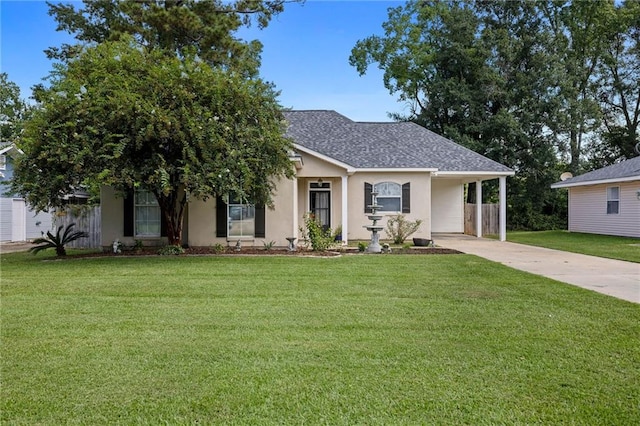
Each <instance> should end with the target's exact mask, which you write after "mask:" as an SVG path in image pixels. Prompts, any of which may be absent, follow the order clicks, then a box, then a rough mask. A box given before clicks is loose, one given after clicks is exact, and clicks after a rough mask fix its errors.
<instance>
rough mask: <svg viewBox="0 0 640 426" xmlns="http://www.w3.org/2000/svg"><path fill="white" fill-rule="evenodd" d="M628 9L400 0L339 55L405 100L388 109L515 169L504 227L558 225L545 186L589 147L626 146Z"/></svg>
mask: <svg viewBox="0 0 640 426" xmlns="http://www.w3.org/2000/svg"><path fill="white" fill-rule="evenodd" d="M639 11H640V9H639V8H638V4H637V2H633V1H627V2H624V3H622V4H617V5H616V4H614V2H613V1H612V0H598V1H591V2H569V1H552V0H549V1H535V2H533V1H525V0H521V1H501V2H496V1H471V0H459V1H439V0H434V1H426V2H425V1H409V2H407V3H406V4H405V5H403V6H399V7H395V8H391V9H390V10H389V15H388V20H387V21H386V22H385V23H384V24H383V29H384V35H383V36H371V37H367V38H365V39H363V40H360V41H358V42H357V44H356V45H355V46H354V48H353V50H352V54H351V57H350V63H351V65H353V66H354V67H356V69H357V70H358V72H360V73H361V74H364V73H366V71H367V69H368V67H370V66H371V65H373V64H377V66H378V67H379V68H381V69H382V70H384V77H383V82H384V84H385V86H386V87H387V89H389V91H390V92H391V93H397V94H398V96H399V98H400V99H401V100H405V101H407V103H408V105H410V107H411V109H410V113H409V114H408V115H406V116H398V115H395V118H397V119H400V120H412V121H415V122H417V123H419V124H421V125H423V126H425V127H427V128H429V129H431V130H433V131H436V132H439V133H441V134H443V135H444V136H447V137H449V138H451V139H453V140H455V141H457V142H459V143H462V144H463V145H465V146H467V147H469V148H471V149H473V150H475V151H477V152H479V153H481V154H483V155H486V156H488V157H490V158H492V159H494V160H496V161H499V162H501V163H503V164H506V165H508V166H510V167H512V168H514V169H515V170H516V176H515V177H514V178H513V179H512V180H511V184H510V186H509V203H510V206H511V214H510V215H509V217H510V226H511V227H521V228H530V229H532V228H533V229H539V228H548V227H554V226H561V225H562V220H563V219H562V218H564V216H565V210H563V207H562V206H563V205H564V204H565V201H564V199H563V194H562V193H561V192H559V191H551V190H550V189H549V185H550V184H551V183H553V182H554V181H556V180H558V178H559V175H560V173H561V172H562V171H566V170H571V171H572V172H574V173H579V172H582V171H586V170H588V169H589V168H590V167H593V166H594V165H595V164H594V162H593V161H592V160H593V157H594V156H595V157H599V156H600V154H599V153H598V149H597V147H606V151H607V152H608V153H609V154H610V155H609V158H608V161H615V160H617V159H618V158H620V157H622V158H624V156H625V155H626V156H629V155H630V152H629V150H628V147H629V143H630V142H631V141H632V140H635V139H637V137H638V133H637V131H638V129H637V116H638V114H637V113H638V109H637V106H638V103H637V102H638V101H639V99H640V93H639V90H640V76H639V75H638V67H637V65H638V62H637V61H638V55H637V52H638V50H637V49H638V43H637V34H638V31H637V28H638V27H637V25H638V19H639V17H640V13H639ZM625 111H626V112H625ZM634 117H635V118H634ZM603 124H605V125H606V126H604V125H603ZM600 141H605V142H600ZM606 141H611V142H610V143H607V142H606ZM624 141H626V142H624ZM623 145H624V146H625V147H627V148H626V149H623V148H617V147H618V146H623ZM590 160H591V161H590ZM600 165H606V164H599V166H600ZM488 195H489V196H490V194H488Z"/></svg>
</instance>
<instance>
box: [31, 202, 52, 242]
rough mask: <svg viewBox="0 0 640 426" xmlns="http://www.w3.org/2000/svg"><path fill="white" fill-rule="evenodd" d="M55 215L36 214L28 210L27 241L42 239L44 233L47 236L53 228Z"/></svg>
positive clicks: (48, 213) (46, 213)
mask: <svg viewBox="0 0 640 426" xmlns="http://www.w3.org/2000/svg"><path fill="white" fill-rule="evenodd" d="M52 216H53V214H52V213H51V212H40V213H36V212H35V211H33V210H31V209H27V218H26V221H25V224H26V227H27V240H33V239H35V238H40V237H41V236H42V233H43V232H44V233H45V234H46V233H47V231H50V230H51V229H52V227H53V222H52Z"/></svg>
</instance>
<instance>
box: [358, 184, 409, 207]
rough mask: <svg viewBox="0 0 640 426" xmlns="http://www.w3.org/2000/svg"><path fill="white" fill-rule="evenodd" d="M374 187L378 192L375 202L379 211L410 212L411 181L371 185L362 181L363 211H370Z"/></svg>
mask: <svg viewBox="0 0 640 426" xmlns="http://www.w3.org/2000/svg"><path fill="white" fill-rule="evenodd" d="M374 188H375V189H376V190H377V192H378V196H377V204H378V205H379V206H381V208H380V210H379V211H381V212H396V213H411V183H410V182H407V183H404V184H402V185H400V184H397V183H395V182H380V183H377V184H375V185H372V184H370V183H368V182H365V183H364V212H365V213H371V207H370V206H371V204H372V202H373V197H372V196H371V192H373V190H374Z"/></svg>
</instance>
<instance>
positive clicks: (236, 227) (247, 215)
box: [227, 196, 256, 238]
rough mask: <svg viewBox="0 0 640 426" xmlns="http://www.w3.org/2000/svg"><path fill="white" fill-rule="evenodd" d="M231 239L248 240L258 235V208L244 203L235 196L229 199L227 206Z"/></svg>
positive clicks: (228, 233)
mask: <svg viewBox="0 0 640 426" xmlns="http://www.w3.org/2000/svg"><path fill="white" fill-rule="evenodd" d="M227 218H228V226H229V228H228V231H227V236H228V237H229V238H243V237H245V238H248V237H253V236H254V235H255V233H256V206H255V205H253V204H248V203H246V202H245V203H243V202H242V200H240V199H238V198H237V197H235V196H230V197H229V204H228V205H227Z"/></svg>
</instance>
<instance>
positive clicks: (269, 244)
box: [262, 241, 276, 251]
mask: <svg viewBox="0 0 640 426" xmlns="http://www.w3.org/2000/svg"><path fill="white" fill-rule="evenodd" d="M262 245H263V247H264V249H265V250H266V251H270V250H273V247H274V246H275V245H276V242H275V241H269V242H266V241H263V242H262Z"/></svg>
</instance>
